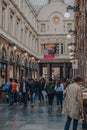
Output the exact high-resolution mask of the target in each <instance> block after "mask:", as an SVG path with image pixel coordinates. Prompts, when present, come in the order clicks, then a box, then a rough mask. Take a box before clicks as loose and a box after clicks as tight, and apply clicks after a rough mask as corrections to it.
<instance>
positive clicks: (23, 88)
mask: <svg viewBox="0 0 87 130" xmlns="http://www.w3.org/2000/svg"><path fill="white" fill-rule="evenodd" d="M20 92H21V93H22V96H23V103H24V107H27V100H28V92H29V84H28V82H27V81H26V79H25V77H23V78H22V82H21V83H20Z"/></svg>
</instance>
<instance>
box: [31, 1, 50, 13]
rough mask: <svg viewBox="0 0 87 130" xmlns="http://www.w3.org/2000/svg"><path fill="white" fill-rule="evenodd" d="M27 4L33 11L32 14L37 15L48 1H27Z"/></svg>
mask: <svg viewBox="0 0 87 130" xmlns="http://www.w3.org/2000/svg"><path fill="white" fill-rule="evenodd" d="M29 3H30V4H31V6H32V7H33V9H34V12H35V13H36V14H38V12H39V11H40V9H41V8H42V7H43V6H45V5H46V4H48V3H49V0H29Z"/></svg>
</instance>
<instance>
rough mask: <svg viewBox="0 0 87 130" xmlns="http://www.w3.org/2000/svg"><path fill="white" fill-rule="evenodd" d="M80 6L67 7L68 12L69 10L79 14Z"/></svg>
mask: <svg viewBox="0 0 87 130" xmlns="http://www.w3.org/2000/svg"><path fill="white" fill-rule="evenodd" d="M79 9H80V8H79V6H71V5H69V6H68V7H67V11H68V10H73V11H74V12H78V11H79Z"/></svg>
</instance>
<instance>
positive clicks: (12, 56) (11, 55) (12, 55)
mask: <svg viewBox="0 0 87 130" xmlns="http://www.w3.org/2000/svg"><path fill="white" fill-rule="evenodd" d="M10 61H14V54H13V51H11V52H10Z"/></svg>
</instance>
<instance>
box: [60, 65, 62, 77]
mask: <svg viewBox="0 0 87 130" xmlns="http://www.w3.org/2000/svg"><path fill="white" fill-rule="evenodd" d="M62 78H63V66H60V79H62Z"/></svg>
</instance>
